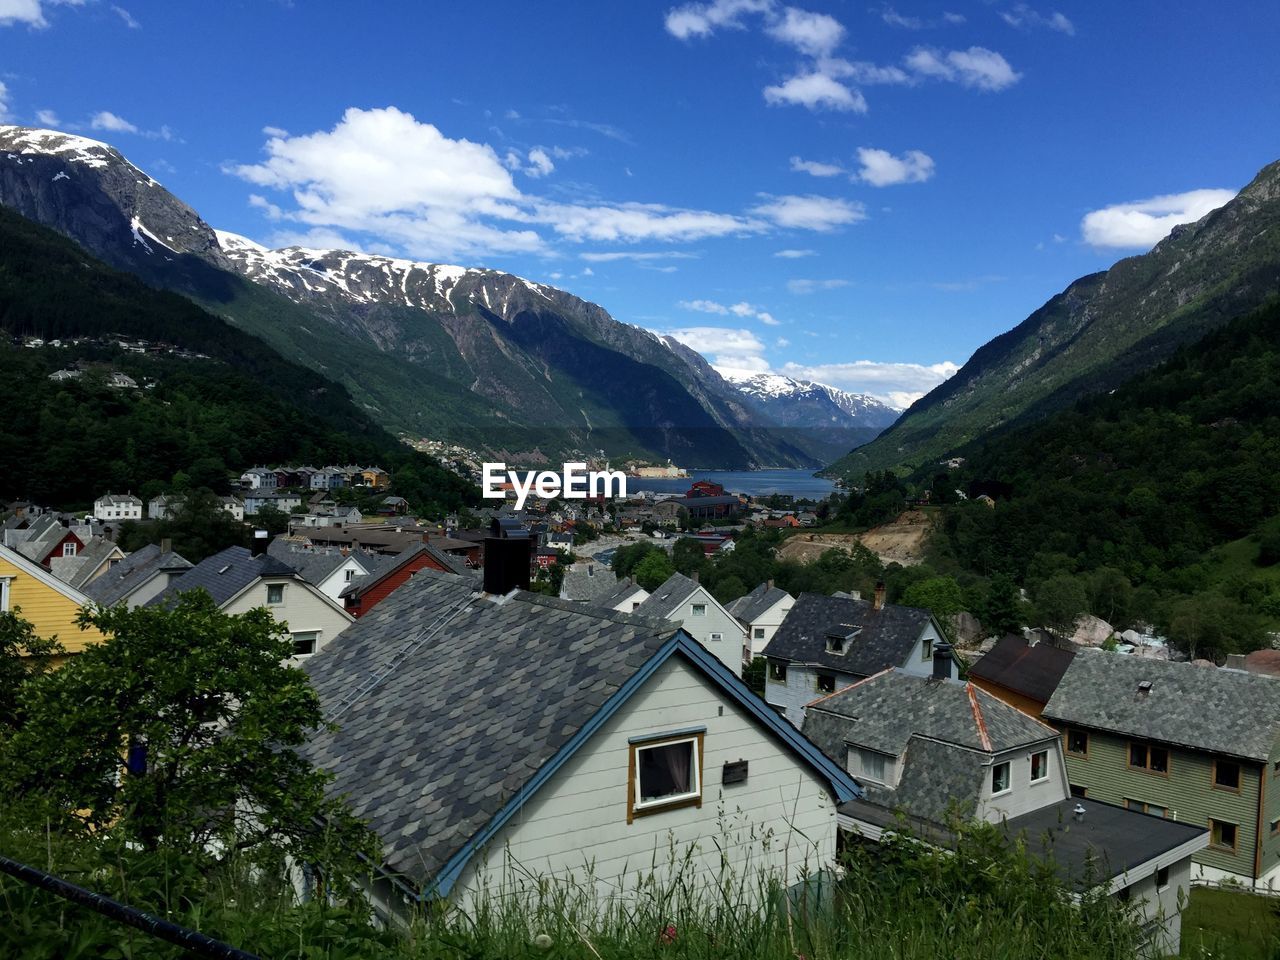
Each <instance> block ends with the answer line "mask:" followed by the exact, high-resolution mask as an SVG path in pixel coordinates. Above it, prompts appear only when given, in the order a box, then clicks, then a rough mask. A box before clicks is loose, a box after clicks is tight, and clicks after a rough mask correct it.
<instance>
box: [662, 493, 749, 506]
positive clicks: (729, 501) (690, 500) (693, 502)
mask: <svg viewBox="0 0 1280 960" xmlns="http://www.w3.org/2000/svg"><path fill="white" fill-rule="evenodd" d="M662 502H663V503H675V504H678V505H679V506H682V507H721V506H730V505H732V506H735V507H739V506H741V505H742V500H741V499H739V498H738V497H733V496H729V495H728V494H726V495H724V496H715V497H670V498H668V499H666V500H664V501H662Z"/></svg>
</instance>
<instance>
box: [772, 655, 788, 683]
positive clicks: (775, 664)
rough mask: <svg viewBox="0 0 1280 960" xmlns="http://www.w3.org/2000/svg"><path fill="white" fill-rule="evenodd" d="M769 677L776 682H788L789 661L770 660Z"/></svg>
mask: <svg viewBox="0 0 1280 960" xmlns="http://www.w3.org/2000/svg"><path fill="white" fill-rule="evenodd" d="M769 679H770V680H772V681H773V682H774V683H786V682H787V661H785V660H770V661H769Z"/></svg>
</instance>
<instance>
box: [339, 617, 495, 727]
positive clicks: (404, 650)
mask: <svg viewBox="0 0 1280 960" xmlns="http://www.w3.org/2000/svg"><path fill="white" fill-rule="evenodd" d="M473 600H474V598H473V597H471V596H469V595H468V596H465V597H463V598H462V599H461V600H456V601H454V603H453V604H451V605H450V606H448V607H446V608H445V610H444V612H442V613H441V614H440V616H438V617H436V619H435V620H433V621H432V622H431V623H430V624H428V625H427V626H426V627H424V628H423V630H422V632H421V633H419V634H418V635H417V636H415V637H412V638H411V639H409V640H408V641H407V642H406V643H405V644H404V646H402V647H401V648H400V649H399V650H397V651H396V655H395V656H394V657H392V658H391V660H390V661H388V662H387V665H386V666H385V667H383V668H382V669H381V670H380V671H378V672H377V673H374V674H370V675H369V678H368V679H367V680H365V682H364V683H362V684H361V685H360V686H359V687H357V688H356V689H355V690H353V691H351V692H350V693H348V694H347V695H346V696H345V697H343V698H342V700H340V701H339V702H338V705H337V709H336V710H335V712H334V713H333V715H332V716H330V717H329V722H330V723H333V722H334V721H336V720H337V719H338V718H339V717H340V716H342V715H343V714H344V713H346V712H347V710H349V709H350V708H351V707H352V706H354V705H355V703H356V702H357V701H358V700H359V699H360V698H361V697H363V696H364V695H365V694H366V693H369V692H370V691H371V690H373V689H374V688H375V687H376V686H378V685H379V684H380V683H382V681H383V680H385V679H386V678H387V677H389V676H390V675H391V674H392V673H393V672H394V671H395V670H396V668H398V667H399V666H400V664H402V663H404V661H405V660H407V659H408V658H409V656H410V655H411V654H413V652H414V651H415V650H417V649H418V647H420V646H422V644H424V643H426V642H427V641H428V640H430V639H432V638H433V637H434V636H435V635H436V634H438V633H439V632H440V631H441V630H443V629H444V628H445V627H447V626H448V625H449V624H450V623H451V622H452V621H453V620H454V619H455V618H456V617H457V616H458V615H459V614H461V613H462V612H463V611H465V610H466V609H467V608H468V607H470V606H471V604H472V602H473Z"/></svg>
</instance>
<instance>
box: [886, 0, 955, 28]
mask: <svg viewBox="0 0 1280 960" xmlns="http://www.w3.org/2000/svg"><path fill="white" fill-rule="evenodd" d="M880 19H881V20H883V21H884V22H885V23H887V24H888V25H889V26H891V27H902V28H903V29H904V30H926V29H932V28H934V27H943V26H951V27H954V26H956V25H958V24H961V23H964V22H965V17H964V14H961V13H944V14H943V15H942V16H941V17H938V18H937V19H934V20H925V19H924V18H922V17H914V16H907V15H905V14H901V13H899V12H898V11H897V10H895V9H894V8H893V7H888V6H886V7H885V8H884V9H882V10H881V11H880Z"/></svg>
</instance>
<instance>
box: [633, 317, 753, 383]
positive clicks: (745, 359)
mask: <svg viewBox="0 0 1280 960" xmlns="http://www.w3.org/2000/svg"><path fill="white" fill-rule="evenodd" d="M653 332H654V333H656V334H658V335H659V336H668V337H671V338H673V339H675V340H678V341H680V342H681V343H683V344H684V345H685V346H686V347H689V348H690V349H691V350H696V351H698V353H700V354H702V355H703V356H704V357H706V358H707V360H708V362H710V363H711V365H712V366H713V367H715V368H716V369H720V368H721V367H725V368H729V369H733V370H742V371H749V372H751V373H768V372H769V369H770V368H769V361H768V360H766V359H765V356H764V354H765V350H766V347H765V344H764V342H763V341H761V339H760V338H759V337H758V336H756V334H755V333H754V332H753V331H751V330H744V329H734V328H731V327H683V328H680V329H676V330H655V331H653Z"/></svg>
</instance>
